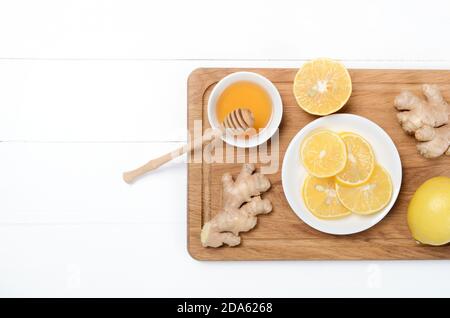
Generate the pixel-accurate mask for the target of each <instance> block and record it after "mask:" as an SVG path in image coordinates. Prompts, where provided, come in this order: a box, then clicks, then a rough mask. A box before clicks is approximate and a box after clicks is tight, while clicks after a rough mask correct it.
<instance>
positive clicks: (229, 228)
mask: <svg viewBox="0 0 450 318" xmlns="http://www.w3.org/2000/svg"><path fill="white" fill-rule="evenodd" d="M254 171H255V166H254V165H253V164H244V165H243V166H242V170H241V172H240V173H239V175H238V177H237V178H236V181H233V177H232V176H231V174H229V173H225V174H224V175H223V176H222V184H223V202H224V206H223V210H222V211H221V212H220V213H219V214H217V215H216V216H215V217H214V218H212V219H211V220H210V221H209V222H207V223H205V225H204V226H203V228H202V233H201V242H202V245H203V246H204V247H207V246H210V247H219V246H222V245H223V244H226V245H229V246H236V245H239V244H240V243H241V238H240V237H239V232H247V231H249V230H251V229H252V228H254V227H255V225H256V222H257V215H259V214H267V213H270V212H271V211H272V204H271V203H270V201H269V200H267V199H261V197H260V194H261V193H263V192H266V191H267V190H268V189H269V188H270V181H269V179H268V178H267V177H266V176H264V175H263V174H261V173H253V172H254Z"/></svg>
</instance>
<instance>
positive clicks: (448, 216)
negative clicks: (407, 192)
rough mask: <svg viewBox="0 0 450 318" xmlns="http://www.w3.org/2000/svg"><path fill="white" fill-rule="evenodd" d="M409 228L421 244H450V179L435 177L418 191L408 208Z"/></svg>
mask: <svg viewBox="0 0 450 318" xmlns="http://www.w3.org/2000/svg"><path fill="white" fill-rule="evenodd" d="M408 226H409V229H410V231H411V233H412V236H413V237H414V239H416V240H417V241H419V242H420V243H423V244H429V245H443V244H446V243H449V242H450V178H448V177H434V178H431V179H429V180H427V181H425V182H424V183H423V184H422V185H421V186H420V187H419V188H418V189H417V191H416V193H414V196H413V197H412V199H411V202H410V203H409V207H408Z"/></svg>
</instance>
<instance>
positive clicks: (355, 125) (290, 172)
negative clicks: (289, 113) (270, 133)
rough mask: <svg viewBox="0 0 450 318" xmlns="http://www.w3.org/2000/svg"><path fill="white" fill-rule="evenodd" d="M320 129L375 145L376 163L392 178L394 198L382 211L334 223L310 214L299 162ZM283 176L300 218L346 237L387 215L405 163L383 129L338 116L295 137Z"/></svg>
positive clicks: (362, 120)
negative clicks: (302, 150)
mask: <svg viewBox="0 0 450 318" xmlns="http://www.w3.org/2000/svg"><path fill="white" fill-rule="evenodd" d="M317 129H330V130H333V131H336V132H340V131H348V132H355V133H357V134H359V135H361V136H362V137H363V138H365V139H366V140H367V141H368V142H369V143H370V144H371V145H372V148H373V151H374V153H375V157H376V160H377V161H378V162H379V163H380V164H381V165H382V166H383V167H384V168H385V169H386V170H387V171H388V172H389V174H390V175H391V178H392V184H393V193H392V198H391V201H390V202H389V204H388V205H387V206H386V207H385V208H384V209H383V210H381V211H380V212H377V213H374V214H371V215H357V214H354V213H353V214H351V215H349V216H347V217H344V218H341V219H335V220H322V219H319V218H317V217H315V216H314V215H313V214H312V213H311V212H309V210H308V209H307V208H306V206H305V204H304V203H303V200H302V196H301V189H302V186H303V181H304V179H305V177H306V175H307V172H306V170H305V168H304V167H303V165H302V163H301V160H300V145H301V143H302V141H303V139H304V138H305V137H306V136H307V135H309V134H310V133H311V132H312V131H314V130H317ZM281 174H282V175H281V179H282V184H283V190H284V194H285V196H286V199H287V201H288V202H289V205H290V206H291V208H292V210H293V211H294V212H295V213H296V214H297V215H298V217H299V218H300V219H302V220H303V221H304V222H305V223H306V224H308V225H309V226H311V227H313V228H315V229H316V230H319V231H321V232H325V233H329V234H338V235H345V234H352V233H357V232H361V231H364V230H367V229H368V228H370V227H372V226H374V225H375V224H377V223H378V222H380V221H381V220H382V219H383V218H384V217H385V216H386V214H388V212H389V210H390V209H391V208H392V206H393V205H394V203H395V200H397V197H398V193H399V191H400V186H401V183H402V164H401V161H400V156H399V154H398V151H397V148H396V147H395V145H394V142H393V141H392V139H391V138H390V137H389V135H388V134H387V133H386V132H385V131H384V130H383V129H382V128H381V127H380V126H378V125H377V124H375V123H374V122H372V121H370V120H368V119H366V118H364V117H361V116H357V115H351V114H335V115H330V116H326V117H321V118H318V119H316V120H314V121H312V122H311V123H309V124H308V125H306V126H305V127H303V128H302V129H301V130H300V131H299V132H298V133H297V135H295V137H294V138H293V139H292V140H291V142H290V144H289V146H288V148H287V150H286V154H285V156H284V160H283V167H282V173H281Z"/></svg>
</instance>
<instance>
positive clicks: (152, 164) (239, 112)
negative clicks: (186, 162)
mask: <svg viewBox="0 0 450 318" xmlns="http://www.w3.org/2000/svg"><path fill="white" fill-rule="evenodd" d="M254 123H255V118H254V116H253V113H252V111H251V110H249V109H247V108H236V109H235V110H233V111H231V112H230V113H229V114H228V115H227V117H225V119H224V121H223V122H222V125H221V127H220V128H219V129H212V130H210V131H209V132H208V133H205V134H204V135H203V136H201V137H199V138H196V139H194V140H193V141H192V142H190V143H188V144H186V145H184V146H182V147H180V148H178V149H175V150H173V151H171V152H169V153H166V154H164V155H162V156H160V157H158V158H155V159H152V160H150V161H149V162H147V163H146V164H144V165H143V166H141V167H139V168H137V169H134V170H131V171H128V172H124V173H123V180H124V181H125V182H126V183H132V182H133V181H134V180H136V178H138V177H140V176H142V175H144V174H146V173H147V172H150V171H152V170H155V169H157V168H159V167H160V166H162V165H163V164H165V163H167V162H169V161H170V160H172V159H175V158H177V157H179V156H181V155H182V154H184V153H186V152H190V151H192V150H193V149H196V148H197V147H200V146H203V145H204V144H206V143H208V142H211V141H213V140H214V139H216V138H219V137H221V136H222V135H223V134H224V133H225V132H228V131H230V132H231V133H232V134H233V135H235V136H241V135H244V134H246V133H247V132H248V131H249V130H250V129H252V128H253V125H254Z"/></svg>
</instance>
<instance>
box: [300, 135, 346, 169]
mask: <svg viewBox="0 0 450 318" xmlns="http://www.w3.org/2000/svg"><path fill="white" fill-rule="evenodd" d="M300 157H301V159H302V162H303V165H304V167H305V169H306V170H307V171H308V173H309V174H311V175H313V176H315V177H318V178H327V177H332V176H334V175H336V174H337V173H339V172H341V171H342V170H343V169H344V167H345V163H346V161H347V151H346V149H345V143H344V141H342V139H341V137H339V135H338V134H336V133H334V132H332V131H329V130H320V131H317V132H315V133H313V134H311V135H309V136H308V137H306V138H305V140H304V141H303V143H302V146H301V148H300Z"/></svg>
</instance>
